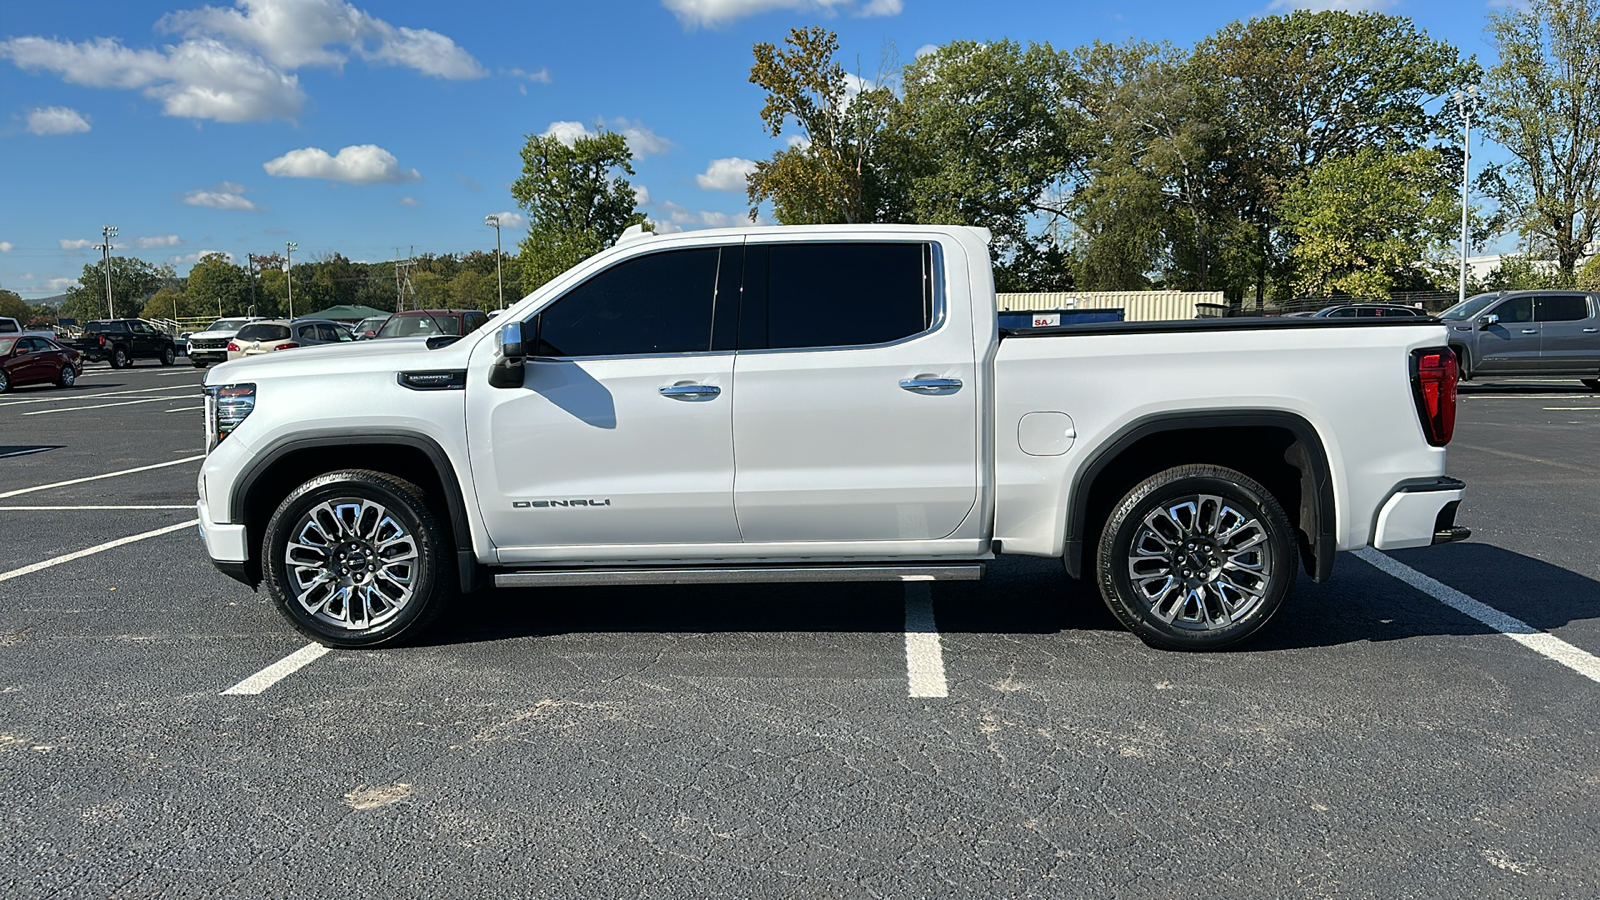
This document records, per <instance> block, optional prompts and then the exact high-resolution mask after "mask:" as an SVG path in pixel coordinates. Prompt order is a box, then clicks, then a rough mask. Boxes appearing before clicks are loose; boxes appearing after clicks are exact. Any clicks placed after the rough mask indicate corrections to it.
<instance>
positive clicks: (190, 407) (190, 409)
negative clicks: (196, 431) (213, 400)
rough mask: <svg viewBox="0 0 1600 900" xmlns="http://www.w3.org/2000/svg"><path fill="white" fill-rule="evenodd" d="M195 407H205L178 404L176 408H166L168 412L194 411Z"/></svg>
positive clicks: (202, 407)
mask: <svg viewBox="0 0 1600 900" xmlns="http://www.w3.org/2000/svg"><path fill="white" fill-rule="evenodd" d="M197 409H205V407H204V406H180V407H178V408H177V409H169V410H167V412H169V413H175V412H194V411H195V410H197Z"/></svg>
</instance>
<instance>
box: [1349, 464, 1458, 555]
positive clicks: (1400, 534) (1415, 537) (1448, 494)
mask: <svg viewBox="0 0 1600 900" xmlns="http://www.w3.org/2000/svg"><path fill="white" fill-rule="evenodd" d="M1466 490H1467V486H1466V484H1465V483H1464V482H1462V481H1460V480H1458V479H1455V478H1443V477H1441V478H1430V479H1427V480H1425V481H1415V482H1408V483H1405V484H1402V485H1400V486H1399V487H1397V488H1395V491H1394V494H1392V495H1391V496H1390V497H1389V499H1388V501H1386V502H1385V503H1384V504H1383V508H1382V509H1380V510H1379V511H1378V521H1377V523H1376V525H1375V526H1374V528H1373V532H1372V546H1374V547H1376V548H1378V549H1379V550H1404V549H1406V548H1408V547H1427V546H1429V545H1430V544H1447V543H1450V542H1452V541H1460V540H1465V539H1466V538H1468V537H1470V536H1471V535H1472V532H1471V531H1469V530H1467V529H1465V528H1462V527H1460V526H1458V525H1456V509H1457V508H1458V507H1459V506H1460V505H1461V498H1462V496H1463V495H1465V494H1466Z"/></svg>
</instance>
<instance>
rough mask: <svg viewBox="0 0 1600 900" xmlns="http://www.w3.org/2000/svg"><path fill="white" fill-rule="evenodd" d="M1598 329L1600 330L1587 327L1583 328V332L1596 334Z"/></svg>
mask: <svg viewBox="0 0 1600 900" xmlns="http://www.w3.org/2000/svg"><path fill="white" fill-rule="evenodd" d="M1596 331H1600V328H1585V329H1584V330H1583V333H1584V334H1594V333H1595V332H1596Z"/></svg>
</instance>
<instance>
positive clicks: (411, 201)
mask: <svg viewBox="0 0 1600 900" xmlns="http://www.w3.org/2000/svg"><path fill="white" fill-rule="evenodd" d="M400 205H401V206H421V205H422V201H421V200H418V199H417V198H415V197H401V198H400Z"/></svg>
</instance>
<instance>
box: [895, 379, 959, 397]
mask: <svg viewBox="0 0 1600 900" xmlns="http://www.w3.org/2000/svg"><path fill="white" fill-rule="evenodd" d="M900 389H901V390H903V391H910V392H911V393H913V394H954V393H955V392H956V391H959V390H961V379H959V378H934V377H932V376H929V375H919V376H917V377H916V378H907V379H906V380H905V381H902V382H900Z"/></svg>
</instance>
